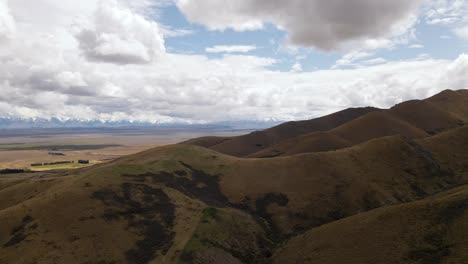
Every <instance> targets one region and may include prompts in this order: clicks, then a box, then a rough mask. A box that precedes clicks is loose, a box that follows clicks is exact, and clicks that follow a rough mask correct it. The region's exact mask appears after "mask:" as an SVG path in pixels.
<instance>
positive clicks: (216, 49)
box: [205, 45, 257, 53]
mask: <svg viewBox="0 0 468 264" xmlns="http://www.w3.org/2000/svg"><path fill="white" fill-rule="evenodd" d="M256 49H257V47H256V46H253V45H232V46H227V45H217V46H213V47H208V48H206V49H205V51H206V52H208V53H247V52H251V51H254V50H256Z"/></svg>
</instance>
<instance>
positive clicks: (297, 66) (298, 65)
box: [291, 62, 302, 72]
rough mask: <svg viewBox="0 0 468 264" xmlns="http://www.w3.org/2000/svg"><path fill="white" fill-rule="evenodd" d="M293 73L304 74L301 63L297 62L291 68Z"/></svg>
mask: <svg viewBox="0 0 468 264" xmlns="http://www.w3.org/2000/svg"><path fill="white" fill-rule="evenodd" d="M291 72H302V64H301V63H300V62H296V63H294V64H293V66H292V67H291Z"/></svg>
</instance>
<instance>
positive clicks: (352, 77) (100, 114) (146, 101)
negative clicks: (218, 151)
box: [0, 0, 468, 122]
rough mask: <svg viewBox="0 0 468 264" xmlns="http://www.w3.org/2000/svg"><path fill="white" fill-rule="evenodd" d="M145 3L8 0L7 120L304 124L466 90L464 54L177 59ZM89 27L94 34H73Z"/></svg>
mask: <svg viewBox="0 0 468 264" xmlns="http://www.w3.org/2000/svg"><path fill="white" fill-rule="evenodd" d="M0 1H1V0H0ZM140 1H141V0H133V1H130V0H121V1H118V2H115V1H108V0H103V2H102V4H101V5H97V3H98V2H97V1H95V0H81V1H76V0H61V1H58V0H35V1H30V0H14V1H8V2H2V3H7V5H5V6H6V7H7V9H8V10H10V11H9V14H10V15H11V17H12V18H14V21H15V28H16V29H15V31H14V37H13V38H12V39H11V41H6V42H4V43H2V44H1V45H2V46H0V65H1V69H2V70H1V71H0V91H2V92H1V93H0V116H3V117H4V116H10V117H32V118H38V117H41V118H50V117H58V118H63V119H70V118H75V119H84V120H90V119H101V120H138V121H150V122H208V121H220V120H245V119H252V120H264V119H269V118H275V119H283V120H284V119H303V118H311V117H315V116H319V115H323V114H326V113H330V112H332V111H336V110H340V109H342V108H346V107H350V106H364V105H372V106H377V107H388V106H391V105H392V104H395V103H398V102H401V101H403V100H407V99H414V98H424V97H427V96H429V95H431V94H434V93H436V92H438V91H441V90H442V89H446V88H452V89H459V88H466V87H468V79H467V77H466V76H468V55H460V56H459V58H458V59H457V60H454V61H451V60H435V59H432V58H430V57H421V58H419V59H418V60H411V61H398V62H391V61H389V62H386V63H384V61H383V60H382V59H378V58H377V59H372V58H373V57H372V53H373V51H362V50H360V51H356V52H354V53H350V54H349V55H347V56H344V58H343V59H348V60H349V61H353V63H356V62H359V64H361V65H364V66H366V65H371V64H372V65H373V64H380V65H373V66H366V67H360V68H357V69H336V70H331V69H329V70H318V71H313V72H293V71H291V72H289V71H287V72H280V71H277V70H272V69H273V68H274V67H272V66H274V65H275V64H276V63H278V61H276V60H275V59H272V58H262V57H257V56H246V55H239V54H227V55H223V56H221V57H220V58H216V59H209V58H208V57H207V56H203V55H181V54H173V53H170V52H167V51H165V49H164V44H163V43H164V42H163V39H162V37H161V34H160V33H161V31H160V30H158V28H159V29H160V27H159V26H158V24H157V23H156V22H154V21H150V20H149V18H148V17H147V15H146V14H145V13H143V12H142V11H139V10H140V9H141V6H144V5H146V4H149V3H148V2H149V1H147V0H144V1H142V2H140ZM130 2H132V5H129V4H128V3H130ZM230 2H232V1H230ZM379 2H380V1H379ZM225 4H226V2H225ZM103 5H104V6H103ZM232 5H236V4H235V3H233V4H232ZM7 9H4V10H7ZM101 13H102V14H101ZM2 14H3V13H2ZM246 21H247V20H246ZM83 32H84V33H86V34H90V35H91V37H90V39H91V40H92V41H89V40H86V39H85V40H83V39H80V38H76V36H77V35H80V34H84V33H83ZM153 33H154V34H153ZM83 41H84V42H83ZM369 42H371V43H372V42H373V43H374V44H375V43H380V44H375V45H374V44H373V45H374V46H381V43H388V42H386V41H384V40H381V41H380V40H379V41H377V40H375V41H369ZM83 46H84V47H83ZM83 48H84V50H83ZM153 54H154V55H156V56H155V57H153ZM90 58H91V59H90ZM300 59H301V58H300V57H298V58H297V61H299V60H300ZM103 61H104V62H112V63H101V62H103ZM129 62H133V63H129ZM381 63H384V64H381ZM294 68H295V69H299V66H295V67H294Z"/></svg>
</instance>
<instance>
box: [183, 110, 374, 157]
mask: <svg viewBox="0 0 468 264" xmlns="http://www.w3.org/2000/svg"><path fill="white" fill-rule="evenodd" d="M376 111H379V109H376V108H372V107H366V108H351V109H346V110H343V111H340V112H337V113H334V114H331V115H328V116H324V117H321V118H317V119H312V120H307V121H297V122H288V123H284V124H281V125H278V126H275V127H272V128H269V129H266V130H263V131H257V132H253V133H250V134H248V135H244V136H239V137H233V138H218V137H205V138H200V139H193V140H189V141H187V142H186V143H188V144H193V145H197V146H203V147H209V148H211V149H213V150H216V151H218V152H220V153H224V154H228V155H232V156H237V157H244V156H248V155H249V154H253V153H255V152H258V151H260V150H262V149H265V148H268V147H270V146H272V145H274V144H276V143H278V142H281V141H283V140H286V139H289V138H293V137H296V136H299V135H303V134H308V133H312V132H317V131H327V130H330V129H333V128H335V127H338V126H340V125H342V124H344V123H347V122H349V121H351V120H353V119H356V118H358V117H360V116H362V115H365V114H367V113H371V112H376Z"/></svg>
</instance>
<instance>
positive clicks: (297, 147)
mask: <svg viewBox="0 0 468 264" xmlns="http://www.w3.org/2000/svg"><path fill="white" fill-rule="evenodd" d="M462 92H463V91H459V92H453V91H444V92H442V93H441V94H439V95H436V96H434V97H432V98H430V99H427V100H413V101H408V102H404V103H401V104H399V105H396V106H394V107H392V108H391V109H388V110H383V111H379V112H374V113H368V114H365V115H363V116H361V117H359V118H356V119H353V120H351V121H349V122H347V123H344V124H343V125H341V126H339V127H336V128H334V129H331V130H329V131H326V132H324V133H308V134H303V135H300V136H297V137H294V138H290V139H286V140H282V141H280V142H278V143H276V144H274V145H272V146H270V147H268V148H265V149H262V150H260V151H258V152H256V153H252V154H250V155H248V157H250V158H265V157H273V156H288V155H294V154H299V153H306V152H320V151H331V150H337V149H341V148H345V147H350V146H353V145H355V144H359V143H362V142H365V141H368V140H371V139H374V138H379V137H383V136H390V135H402V136H406V137H409V138H424V137H427V136H429V135H434V134H437V133H439V132H441V131H444V130H447V129H451V128H455V127H459V126H462V125H463V124H464V122H465V121H464V120H463V119H460V118H459V117H458V115H456V114H454V113H452V111H449V110H447V109H448V108H447V107H448V105H452V104H449V103H448V102H450V101H453V103H454V105H457V108H456V109H455V110H456V111H462V110H463V111H465V110H466V111H468V101H467V104H462V103H460V102H459V101H464V100H465V99H464V96H465V95H464V93H462ZM452 93H455V95H454V96H450V97H448V98H446V97H447V96H446V94H449V95H452ZM459 93H460V94H461V95H459ZM467 100H468V98H467ZM439 102H443V103H439ZM444 106H447V107H444Z"/></svg>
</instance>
